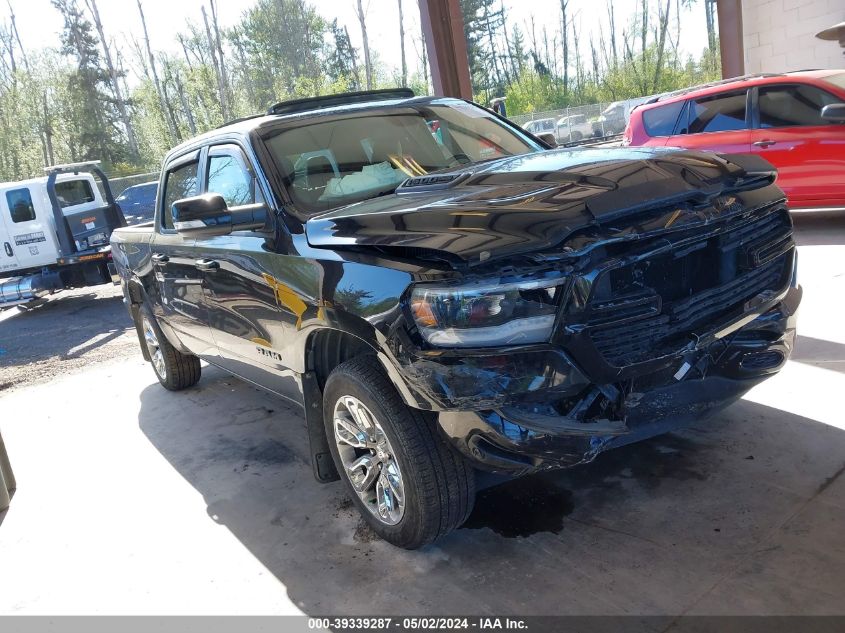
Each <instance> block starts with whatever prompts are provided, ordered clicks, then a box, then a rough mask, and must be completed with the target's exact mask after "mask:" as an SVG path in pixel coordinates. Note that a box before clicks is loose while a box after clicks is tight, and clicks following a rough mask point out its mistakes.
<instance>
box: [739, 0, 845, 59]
mask: <svg viewBox="0 0 845 633" xmlns="http://www.w3.org/2000/svg"><path fill="white" fill-rule="evenodd" d="M843 21H845V0H742V30H743V39H744V45H745V72H746V73H761V72H766V73H768V72H785V71H789V70H801V69H803V68H845V55H843V54H842V52H843V51H842V48H840V46H839V43H838V42H825V41H823V40H820V39H817V38H816V37H815V34H816V33H818V32H819V31H821V30H823V29H826V28H828V27H831V26H833V25H834V24H837V23H839V22H843Z"/></svg>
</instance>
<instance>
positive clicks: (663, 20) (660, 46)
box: [651, 0, 672, 92]
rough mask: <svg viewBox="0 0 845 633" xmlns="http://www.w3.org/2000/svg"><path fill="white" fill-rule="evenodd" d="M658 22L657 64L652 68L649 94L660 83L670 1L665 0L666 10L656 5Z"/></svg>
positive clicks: (655, 90)
mask: <svg viewBox="0 0 845 633" xmlns="http://www.w3.org/2000/svg"><path fill="white" fill-rule="evenodd" d="M657 11H658V20H659V21H660V22H659V31H658V33H659V35H658V39H657V63H656V64H655V66H654V81H653V82H652V90H651V92H657V86H658V85H659V83H660V75H661V73H662V72H663V54H664V52H665V50H666V33H667V31H668V30H669V15H670V13H671V11H672V0H666V8H665V9H662V8H661V6H660V4H659V3H658V5H657Z"/></svg>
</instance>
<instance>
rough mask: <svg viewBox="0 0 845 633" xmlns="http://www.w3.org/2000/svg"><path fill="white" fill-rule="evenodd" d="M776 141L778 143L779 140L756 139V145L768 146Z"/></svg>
mask: <svg viewBox="0 0 845 633" xmlns="http://www.w3.org/2000/svg"><path fill="white" fill-rule="evenodd" d="M776 143H777V141H768V140H764V141H755V142H754V145H756V146H757V147H768V146H769V145H775V144H776Z"/></svg>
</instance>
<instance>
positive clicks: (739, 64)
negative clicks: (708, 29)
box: [716, 0, 745, 79]
mask: <svg viewBox="0 0 845 633" xmlns="http://www.w3.org/2000/svg"><path fill="white" fill-rule="evenodd" d="M716 12H717V14H718V18H719V51H720V52H721V54H722V79H729V78H731V77H739V76H741V75H744V74H745V48H744V46H743V37H742V2H741V0H716Z"/></svg>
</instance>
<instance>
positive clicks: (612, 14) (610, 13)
mask: <svg viewBox="0 0 845 633" xmlns="http://www.w3.org/2000/svg"><path fill="white" fill-rule="evenodd" d="M607 19H608V21H609V22H610V53H611V55H612V56H613V69H614V70H616V68H617V66H619V57H618V54H617V52H616V10H615V9H614V8H613V0H608V3H607Z"/></svg>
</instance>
